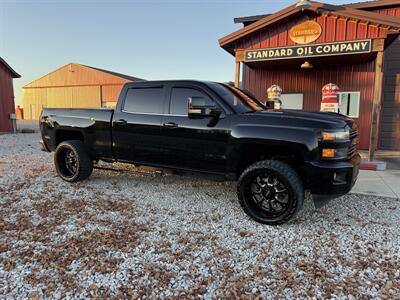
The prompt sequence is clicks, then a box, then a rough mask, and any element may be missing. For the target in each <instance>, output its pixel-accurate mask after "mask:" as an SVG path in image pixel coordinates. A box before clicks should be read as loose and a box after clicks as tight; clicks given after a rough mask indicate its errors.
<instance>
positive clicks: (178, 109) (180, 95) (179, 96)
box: [169, 87, 215, 116]
mask: <svg viewBox="0 0 400 300" xmlns="http://www.w3.org/2000/svg"><path fill="white" fill-rule="evenodd" d="M189 97H193V98H194V97H196V98H197V99H196V101H197V102H198V103H199V102H201V104H202V105H203V103H204V106H213V105H215V103H214V102H213V101H212V100H211V99H210V97H208V96H207V95H206V94H204V93H203V92H201V91H199V90H196V89H191V88H178V87H176V88H172V93H171V104H170V107H169V113H170V114H172V115H183V116H187V115H188V99H189Z"/></svg>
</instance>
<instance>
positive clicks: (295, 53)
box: [244, 40, 372, 62]
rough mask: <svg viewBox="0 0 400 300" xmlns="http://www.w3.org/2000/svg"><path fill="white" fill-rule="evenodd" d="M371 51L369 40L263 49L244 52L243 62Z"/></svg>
mask: <svg viewBox="0 0 400 300" xmlns="http://www.w3.org/2000/svg"><path fill="white" fill-rule="evenodd" d="M371 50H372V42H371V40H359V41H349V42H337V43H325V44H314V45H307V46H292V47H280V48H265V49H254V50H246V51H245V52H244V61H245V62H252V61H265V60H278V59H290V58H303V57H319V56H333V55H347V54H361V53H370V52H371Z"/></svg>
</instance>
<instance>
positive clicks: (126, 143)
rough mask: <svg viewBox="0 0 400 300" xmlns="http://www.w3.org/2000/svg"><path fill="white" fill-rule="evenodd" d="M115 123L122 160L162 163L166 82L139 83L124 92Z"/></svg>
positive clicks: (116, 146)
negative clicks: (162, 129) (162, 130)
mask: <svg viewBox="0 0 400 300" xmlns="http://www.w3.org/2000/svg"><path fill="white" fill-rule="evenodd" d="M120 97H122V99H121V98H120V99H119V101H118V106H117V108H116V110H115V113H114V117H113V123H112V139H113V146H114V147H113V149H114V155H115V157H116V158H117V159H118V160H120V161H128V162H136V163H149V164H162V163H163V153H162V150H161V142H162V140H163V138H162V135H161V121H162V114H163V112H164V102H165V101H164V100H165V88H164V86H163V85H155V86H148V85H146V84H143V85H141V84H135V85H134V86H132V87H129V86H128V88H127V89H125V90H123V91H122V93H121V96H120Z"/></svg>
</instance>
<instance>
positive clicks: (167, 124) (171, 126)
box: [163, 122, 178, 129]
mask: <svg viewBox="0 0 400 300" xmlns="http://www.w3.org/2000/svg"><path fill="white" fill-rule="evenodd" d="M163 126H164V127H167V128H171V129H172V128H177V127H178V124H176V123H174V122H168V123H164V124H163Z"/></svg>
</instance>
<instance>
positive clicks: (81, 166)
mask: <svg viewBox="0 0 400 300" xmlns="http://www.w3.org/2000/svg"><path fill="white" fill-rule="evenodd" d="M67 150H69V151H72V153H73V154H74V155H75V157H76V172H75V174H66V173H68V172H66V171H67V170H65V166H64V167H63V163H62V160H63V159H64V158H63V157H62V156H63V154H64V153H65V152H66V151H67ZM54 165H55V167H56V171H57V173H58V175H59V176H60V177H61V178H62V179H63V180H65V181H68V182H77V181H82V180H84V179H86V178H88V177H89V176H90V175H91V174H92V171H93V160H92V158H90V156H89V154H88V153H87V151H86V148H85V145H84V144H83V142H82V141H79V140H70V141H65V142H62V143H60V144H59V145H58V146H57V149H56V151H55V153H54Z"/></svg>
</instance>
